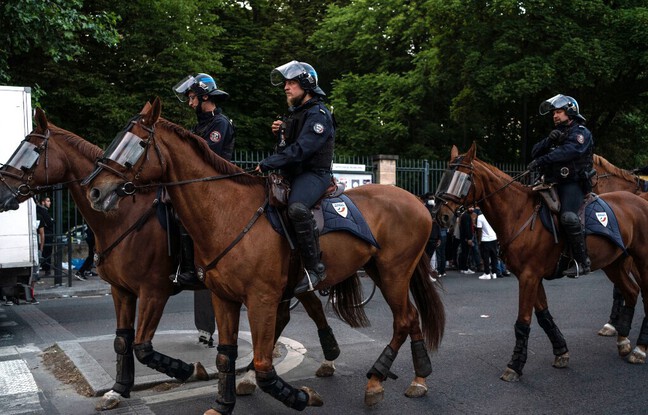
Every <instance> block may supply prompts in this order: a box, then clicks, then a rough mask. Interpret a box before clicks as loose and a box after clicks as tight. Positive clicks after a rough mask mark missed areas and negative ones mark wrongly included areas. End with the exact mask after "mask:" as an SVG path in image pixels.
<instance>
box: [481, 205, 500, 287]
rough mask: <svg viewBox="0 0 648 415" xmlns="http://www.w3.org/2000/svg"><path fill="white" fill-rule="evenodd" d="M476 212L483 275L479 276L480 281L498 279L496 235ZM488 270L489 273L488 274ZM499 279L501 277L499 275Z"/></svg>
mask: <svg viewBox="0 0 648 415" xmlns="http://www.w3.org/2000/svg"><path fill="white" fill-rule="evenodd" d="M475 211H477V223H476V225H475V227H476V228H477V241H479V247H480V252H481V257H482V261H484V274H482V275H480V276H479V279H480V280H491V279H493V280H494V279H496V278H497V277H498V275H497V274H498V272H497V261H498V258H497V234H496V233H495V231H494V230H493V228H492V227H491V225H490V223H488V220H486V217H485V216H484V214H483V213H481V210H479V209H478V208H477V209H475ZM489 270H490V272H489ZM499 276H500V277H501V275H499Z"/></svg>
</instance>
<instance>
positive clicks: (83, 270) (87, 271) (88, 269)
mask: <svg viewBox="0 0 648 415" xmlns="http://www.w3.org/2000/svg"><path fill="white" fill-rule="evenodd" d="M85 241H86V243H87V244H88V255H87V256H86V258H85V260H84V261H83V264H81V267H80V268H79V269H78V270H77V272H76V273H75V274H74V276H75V277H76V279H78V280H80V281H85V280H87V279H88V276H90V275H92V274H93V272H92V267H93V266H94V255H95V252H94V249H95V235H94V232H92V228H90V226H88V225H86V236H85Z"/></svg>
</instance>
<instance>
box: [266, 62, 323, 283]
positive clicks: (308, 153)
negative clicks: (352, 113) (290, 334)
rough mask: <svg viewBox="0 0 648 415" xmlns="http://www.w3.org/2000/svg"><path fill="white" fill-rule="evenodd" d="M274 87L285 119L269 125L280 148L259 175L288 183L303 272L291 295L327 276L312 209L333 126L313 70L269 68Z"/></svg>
mask: <svg viewBox="0 0 648 415" xmlns="http://www.w3.org/2000/svg"><path fill="white" fill-rule="evenodd" d="M270 80H271V82H272V84H273V85H275V86H278V85H283V88H284V92H285V94H286V98H287V102H288V106H289V108H288V111H289V115H288V116H287V117H286V118H285V119H284V120H276V121H275V122H274V123H273V124H272V132H273V134H274V135H275V136H276V137H277V140H278V144H277V148H276V152H275V154H273V155H271V156H269V157H267V158H265V159H264V160H262V161H261V162H260V163H259V165H258V166H257V171H260V172H267V171H268V170H275V169H281V172H282V174H283V175H284V176H285V177H287V178H288V179H289V180H290V182H291V191H290V196H289V199H288V217H289V219H290V221H291V223H292V225H293V228H294V230H295V238H296V242H297V245H298V248H299V252H300V254H301V257H302V261H303V263H304V268H305V270H306V272H305V276H304V278H303V280H302V281H301V282H300V283H299V284H297V287H296V288H295V294H299V293H302V292H305V291H310V290H313V288H314V287H315V286H316V285H317V284H318V283H319V282H320V281H322V280H324V279H325V278H326V267H325V266H324V264H323V263H322V262H321V259H320V257H321V252H320V246H319V232H318V230H317V225H316V223H315V220H314V219H313V215H312V213H311V211H310V208H311V207H312V206H313V205H314V204H315V203H316V202H317V201H318V200H319V199H320V198H321V197H322V195H323V194H324V193H325V192H326V189H327V188H328V187H329V185H330V183H331V178H332V172H331V167H332V163H333V147H334V142H335V123H334V121H333V116H332V115H331V113H330V111H329V110H328V109H327V108H326V106H325V105H324V103H323V100H324V97H325V96H326V94H325V93H324V91H322V89H321V88H320V87H319V86H318V78H317V72H315V69H313V67H312V66H311V65H309V64H308V63H306V62H298V61H296V60H294V61H291V62H288V63H286V64H284V65H281V66H279V67H277V68H275V69H273V70H272V72H271V74H270Z"/></svg>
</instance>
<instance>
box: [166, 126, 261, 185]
mask: <svg viewBox="0 0 648 415" xmlns="http://www.w3.org/2000/svg"><path fill="white" fill-rule="evenodd" d="M156 125H157V126H160V127H162V128H165V129H167V130H170V131H171V132H172V133H175V134H176V135H178V136H179V137H180V138H181V139H182V140H184V141H187V142H188V143H189V144H191V145H192V146H193V147H194V148H195V149H196V152H197V153H198V154H200V155H202V158H203V160H204V161H205V162H206V163H208V164H209V165H210V166H212V167H213V168H214V169H216V171H218V172H219V173H222V174H223V175H230V174H237V173H241V172H243V171H244V170H243V169H242V168H240V167H238V166H237V165H235V164H234V163H230V162H229V161H227V160H225V159H224V158H222V157H220V156H219V155H218V154H216V153H214V152H213V151H211V149H210V148H209V146H208V145H207V143H206V142H205V140H203V139H202V138H201V137H199V136H197V135H196V134H194V133H192V132H191V131H189V130H186V129H184V128H182V127H180V126H179V125H177V124H174V123H172V122H171V121H169V120H167V119H165V118H162V117H160V118H159V119H158V121H157V123H156ZM232 180H234V181H235V182H237V183H240V184H245V185H248V186H256V185H260V184H263V183H264V182H265V179H264V178H263V177H259V176H252V175H250V174H243V175H240V176H234V177H232Z"/></svg>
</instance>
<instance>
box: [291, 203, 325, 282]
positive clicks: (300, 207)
mask: <svg viewBox="0 0 648 415" xmlns="http://www.w3.org/2000/svg"><path fill="white" fill-rule="evenodd" d="M288 217H289V218H290V220H291V222H292V225H293V228H294V229H295V239H296V240H297V245H298V248H299V253H300V254H301V258H302V262H303V263H304V268H305V275H304V278H303V279H302V280H301V281H300V282H299V284H297V286H296V287H295V294H300V293H303V292H306V291H312V290H313V289H314V287H315V286H316V285H317V284H319V283H320V281H323V280H324V279H325V278H326V267H325V266H324V264H323V263H322V262H321V260H320V256H321V252H320V246H319V232H318V230H317V224H316V223H315V220H314V219H313V215H312V213H311V211H310V209H309V208H307V207H306V206H305V205H304V204H302V203H293V204H291V205H290V207H288Z"/></svg>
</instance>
